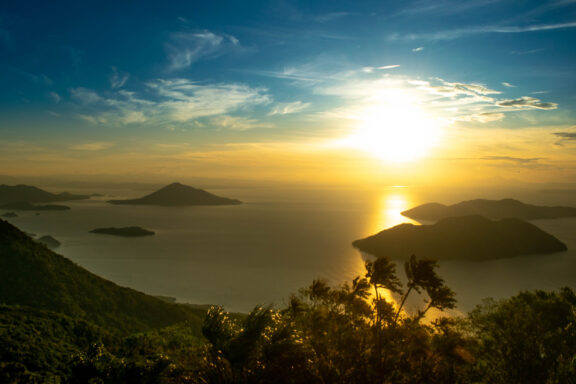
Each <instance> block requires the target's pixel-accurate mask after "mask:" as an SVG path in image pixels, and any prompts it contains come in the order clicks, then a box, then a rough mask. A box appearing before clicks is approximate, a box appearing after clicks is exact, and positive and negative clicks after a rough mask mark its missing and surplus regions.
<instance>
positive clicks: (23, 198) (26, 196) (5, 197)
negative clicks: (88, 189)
mask: <svg viewBox="0 0 576 384" xmlns="http://www.w3.org/2000/svg"><path fill="white" fill-rule="evenodd" d="M89 198H90V196H88V195H74V194H72V193H68V192H62V193H58V194H54V193H50V192H47V191H44V190H43V189H40V188H37V187H33V186H30V185H0V204H7V203H15V202H27V203H50V202H55V201H68V200H85V199H89Z"/></svg>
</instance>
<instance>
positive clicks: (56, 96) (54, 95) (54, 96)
mask: <svg viewBox="0 0 576 384" xmlns="http://www.w3.org/2000/svg"><path fill="white" fill-rule="evenodd" d="M48 98H49V99H50V101H52V102H53V103H54V104H58V103H59V102H60V100H62V98H61V97H60V95H59V94H58V93H56V92H48Z"/></svg>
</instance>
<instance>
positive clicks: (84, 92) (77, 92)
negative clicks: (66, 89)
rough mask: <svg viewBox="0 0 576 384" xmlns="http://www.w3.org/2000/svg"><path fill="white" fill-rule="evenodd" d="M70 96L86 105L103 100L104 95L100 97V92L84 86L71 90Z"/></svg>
mask: <svg viewBox="0 0 576 384" xmlns="http://www.w3.org/2000/svg"><path fill="white" fill-rule="evenodd" d="M70 96H71V97H72V100H74V101H76V102H79V103H81V104H85V105H87V104H95V103H99V102H101V101H103V99H102V97H100V96H99V95H98V93H96V92H95V91H93V90H91V89H88V88H83V87H79V88H72V89H71V90H70Z"/></svg>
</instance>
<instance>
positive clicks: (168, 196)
mask: <svg viewBox="0 0 576 384" xmlns="http://www.w3.org/2000/svg"><path fill="white" fill-rule="evenodd" d="M108 202H109V203H111V204H124V205H160V206H189V205H237V204H242V202H241V201H240V200H236V199H229V198H227V197H220V196H216V195H213V194H211V193H210V192H206V191H205V190H203V189H198V188H194V187H190V186H188V185H183V184H180V183H172V184H170V185H167V186H165V187H164V188H162V189H159V190H158V191H156V192H153V193H151V194H149V195H146V196H144V197H141V198H139V199H130V200H109V201H108Z"/></svg>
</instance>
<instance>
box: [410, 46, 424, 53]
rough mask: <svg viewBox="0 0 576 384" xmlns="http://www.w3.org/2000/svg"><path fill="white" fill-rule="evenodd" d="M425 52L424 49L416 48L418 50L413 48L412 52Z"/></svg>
mask: <svg viewBox="0 0 576 384" xmlns="http://www.w3.org/2000/svg"><path fill="white" fill-rule="evenodd" d="M423 50H424V47H416V48H412V52H421V51H423Z"/></svg>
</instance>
